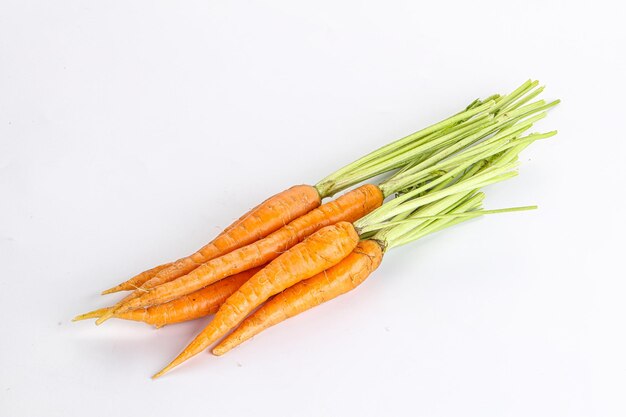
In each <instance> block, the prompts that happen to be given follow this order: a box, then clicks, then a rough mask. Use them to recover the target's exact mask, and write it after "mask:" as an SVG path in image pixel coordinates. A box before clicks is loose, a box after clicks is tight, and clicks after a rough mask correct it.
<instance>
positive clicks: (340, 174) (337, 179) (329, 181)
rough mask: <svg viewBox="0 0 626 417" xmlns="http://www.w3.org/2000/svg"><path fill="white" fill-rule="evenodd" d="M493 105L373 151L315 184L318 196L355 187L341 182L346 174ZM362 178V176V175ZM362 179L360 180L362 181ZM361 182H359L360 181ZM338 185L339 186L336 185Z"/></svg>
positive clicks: (482, 106)
mask: <svg viewBox="0 0 626 417" xmlns="http://www.w3.org/2000/svg"><path fill="white" fill-rule="evenodd" d="M494 105H495V101H489V102H486V103H484V104H481V105H479V106H477V107H474V108H471V109H469V110H465V111H463V112H460V113H457V114H456V115H454V116H452V117H449V118H447V119H444V120H442V121H441V122H438V123H435V124H433V125H431V126H429V127H427V128H425V129H422V130H420V131H418V132H415V133H413V134H411V135H408V136H406V137H404V138H402V139H399V140H397V141H395V142H392V143H390V144H388V145H385V146H383V147H382V148H380V149H378V150H376V151H373V152H371V153H369V154H367V155H365V156H364V157H362V158H360V159H358V160H357V161H355V162H353V163H351V164H348V165H346V166H345V167H343V168H341V169H339V170H337V171H335V172H334V173H332V174H330V175H329V176H327V177H326V178H324V179H322V180H321V181H320V182H319V183H317V185H316V186H315V187H316V188H317V189H318V191H319V193H320V196H322V197H329V196H332V195H334V194H335V193H337V192H339V191H341V190H343V189H345V188H349V187H350V186H352V185H355V184H356V183H358V182H360V181H358V182H356V183H348V182H346V181H343V178H344V176H345V175H346V174H347V173H350V172H353V171H355V170H356V169H357V168H359V167H362V166H364V165H366V164H368V163H371V162H372V161H377V160H379V159H380V158H381V157H383V156H385V155H386V154H389V153H391V152H394V151H396V150H398V149H401V148H402V147H404V146H405V145H408V144H410V143H411V142H413V141H415V140H417V139H419V138H423V137H425V136H427V135H429V134H431V133H433V132H435V131H437V130H441V129H444V128H446V127H449V126H451V125H453V124H455V123H457V122H459V121H461V120H464V119H467V118H470V117H472V116H474V115H476V114H479V113H481V112H483V111H485V110H486V109H489V108H490V107H492V106H494ZM383 172H385V171H377V170H374V169H372V170H370V171H369V172H367V175H368V176H367V177H366V178H363V179H367V178H371V177H374V176H376V175H379V174H382V173H383ZM362 176H363V175H362ZM363 179H362V180H363ZM362 180H361V181H362ZM338 184H339V185H338Z"/></svg>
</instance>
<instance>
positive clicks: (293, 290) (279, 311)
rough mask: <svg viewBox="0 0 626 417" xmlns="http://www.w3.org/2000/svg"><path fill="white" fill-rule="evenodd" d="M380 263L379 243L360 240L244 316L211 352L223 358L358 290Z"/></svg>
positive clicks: (381, 256) (380, 249)
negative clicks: (347, 251)
mask: <svg viewBox="0 0 626 417" xmlns="http://www.w3.org/2000/svg"><path fill="white" fill-rule="evenodd" d="M382 259H383V251H382V248H381V246H380V244H379V243H377V242H375V241H373V240H363V241H361V242H360V243H359V244H358V245H357V247H356V248H355V249H354V250H353V251H352V253H351V254H349V255H348V256H347V257H346V258H344V259H343V260H342V261H341V262H339V263H338V264H337V265H334V266H332V267H330V268H329V269H327V270H325V271H323V272H321V273H319V274H317V275H315V276H314V277H312V278H309V279H306V280H304V281H301V282H299V283H297V284H295V285H294V286H292V287H289V288H287V289H286V290H284V291H283V292H281V293H279V294H277V295H275V296H274V297H273V298H271V299H270V300H268V301H267V302H266V303H265V304H263V305H262V306H261V307H260V308H259V309H258V310H257V311H255V312H254V313H252V314H251V315H250V316H248V317H247V318H246V319H245V320H244V321H243V322H242V323H241V324H240V325H239V327H237V329H235V330H234V331H233V332H232V333H231V334H230V335H228V336H227V337H226V338H224V339H223V340H222V341H221V342H220V343H219V344H218V345H217V346H216V347H215V348H214V349H213V353H214V354H215V355H223V354H224V353H226V352H228V351H229V350H231V349H232V348H234V347H236V346H238V345H240V344H241V343H243V342H245V341H246V340H248V339H250V338H251V337H253V336H255V335H257V334H259V333H260V332H262V331H263V330H265V329H267V328H269V327H271V326H274V325H276V324H278V323H280V322H281V321H284V320H286V319H288V318H291V317H293V316H295V315H297V314H300V313H302V312H304V311H306V310H309V309H311V308H313V307H315V306H318V305H320V304H322V303H325V302H326V301H329V300H332V299H333V298H335V297H338V296H340V295H342V294H344V293H346V292H348V291H350V290H353V289H355V288H356V287H358V286H359V285H360V284H361V283H362V282H363V281H365V280H366V279H367V277H368V276H369V275H370V274H371V273H372V272H374V271H375V270H376V268H378V266H379V265H380V262H381V261H382Z"/></svg>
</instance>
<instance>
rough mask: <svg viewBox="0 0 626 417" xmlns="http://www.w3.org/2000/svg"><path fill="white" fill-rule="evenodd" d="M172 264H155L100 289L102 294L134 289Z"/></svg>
mask: <svg viewBox="0 0 626 417" xmlns="http://www.w3.org/2000/svg"><path fill="white" fill-rule="evenodd" d="M172 265H173V262H169V263H166V264H163V265H159V266H155V267H154V268H152V269H148V270H147V271H144V272H142V273H141V274H137V275H135V276H134V277H132V278H130V279H128V280H126V281H124V282H122V283H121V284H118V285H116V286H115V287H111V288H109V289H108V290H104V291H102V295H105V294H112V293H114V292H119V291H133V290H136V289H137V288H139V287H141V286H142V285H143V284H145V283H146V282H147V281H148V280H149V279H151V278H152V277H154V276H155V275H156V274H157V273H158V272H160V271H162V270H164V269H166V268H168V267H170V266H172Z"/></svg>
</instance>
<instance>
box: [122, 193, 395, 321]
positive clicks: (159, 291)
mask: <svg viewBox="0 0 626 417" xmlns="http://www.w3.org/2000/svg"><path fill="white" fill-rule="evenodd" d="M382 202H383V195H382V192H381V191H380V189H379V188H378V187H377V186H376V185H372V184H366V185H363V186H361V187H359V188H356V189H354V190H352V191H350V192H348V193H346V194H344V195H342V196H341V197H339V198H337V199H336V200H333V201H330V202H328V203H325V204H322V205H321V206H320V207H318V208H316V209H314V210H311V211H310V212H308V213H307V214H305V215H304V216H301V217H299V218H297V219H296V220H294V221H292V222H291V223H289V224H288V225H286V226H285V227H283V228H281V229H279V230H277V231H276V232H274V233H272V234H270V235H269V236H267V237H266V238H264V239H261V240H259V241H257V242H255V243H253V244H251V245H248V246H244V247H243V248H240V249H237V250H235V251H232V252H230V253H228V254H226V255H224V256H221V257H219V258H215V259H213V260H210V261H209V262H206V263H204V264H203V265H202V266H200V267H198V268H196V269H195V270H194V271H192V272H191V273H189V274H187V275H185V276H183V277H180V278H178V279H176V280H174V281H171V282H169V283H166V284H163V285H160V286H158V287H155V288H152V289H150V290H148V292H145V293H144V294H142V295H140V296H139V297H137V298H134V299H132V300H128V301H127V302H125V303H124V304H122V305H121V307H120V310H119V312H122V311H128V310H131V309H135V308H143V307H149V306H152V305H155V304H160V303H165V302H168V301H170V300H173V299H175V298H178V297H181V296H183V295H185V294H188V293H190V292H192V291H196V290H198V289H200V288H202V287H204V286H206V285H209V284H211V283H213V282H215V281H219V280H220V279H223V278H225V277H227V276H230V275H233V274H236V273H238V272H241V271H244V270H246V269H249V268H253V267H256V266H260V265H263V264H266V263H268V262H269V261H271V260H273V259H275V258H277V257H278V256H279V255H280V254H281V253H283V252H285V251H287V250H288V249H289V248H291V247H293V246H294V245H296V244H297V243H299V242H301V241H302V240H304V239H305V238H306V237H307V236H310V235H311V234H312V233H315V232H316V231H318V230H320V229H322V228H323V227H326V226H328V225H332V224H335V223H337V222H341V221H346V222H353V221H356V220H358V219H360V218H361V217H363V216H364V215H366V214H368V213H370V212H371V211H373V210H374V209H376V208H378V207H380V206H381V204H382Z"/></svg>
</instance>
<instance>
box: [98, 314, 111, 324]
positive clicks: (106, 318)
mask: <svg viewBox="0 0 626 417" xmlns="http://www.w3.org/2000/svg"><path fill="white" fill-rule="evenodd" d="M111 317H113V312H108V313H105V314H104V315H103V316H100V318H99V319H98V320H96V326H100V325H101V324H102V323H104V322H105V321H107V320H108V319H110V318H111Z"/></svg>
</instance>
